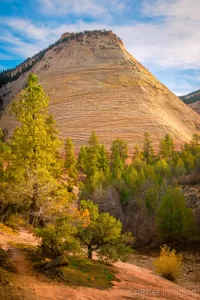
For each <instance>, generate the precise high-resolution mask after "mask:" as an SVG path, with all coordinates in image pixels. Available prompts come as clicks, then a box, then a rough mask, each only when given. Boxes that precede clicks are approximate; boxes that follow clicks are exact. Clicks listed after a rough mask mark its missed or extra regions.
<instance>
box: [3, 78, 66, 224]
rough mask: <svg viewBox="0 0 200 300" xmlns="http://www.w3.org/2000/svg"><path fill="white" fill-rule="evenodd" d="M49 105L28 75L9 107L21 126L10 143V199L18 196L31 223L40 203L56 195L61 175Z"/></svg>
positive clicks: (56, 140)
mask: <svg viewBox="0 0 200 300" xmlns="http://www.w3.org/2000/svg"><path fill="white" fill-rule="evenodd" d="M48 103H49V99H48V98H47V97H46V96H45V94H44V91H43V88H42V86H41V85H39V84H38V78H37V77H36V76H35V75H34V74H29V77H28V84H27V87H26V88H25V89H24V91H23V92H22V93H21V96H20V101H19V102H16V103H15V104H14V105H13V108H12V111H13V112H14V114H15V117H16V119H17V120H18V121H19V122H20V123H21V126H20V127H17V128H16V129H15V131H14V134H13V137H12V140H11V151H12V152H11V158H10V160H11V164H10V168H9V174H10V179H11V180H12V184H13V190H14V192H13V193H12V195H11V196H12V197H13V198H15V197H16V194H17V195H18V196H19V198H20V199H21V201H22V202H23V201H24V205H25V206H26V207H28V208H29V221H30V223H31V224H33V223H34V219H35V218H36V217H37V216H38V213H39V211H40V209H41V206H42V205H43V202H44V201H45V200H46V201H47V200H49V199H52V195H53V194H54V195H56V187H55V183H56V180H55V179H56V177H57V176H59V174H60V172H61V163H60V160H59V149H60V146H61V143H60V141H59V140H58V138H57V136H56V134H55V126H54V125H55V122H54V120H53V117H52V116H51V117H50V116H49V115H48ZM52 189H53V190H54V192H53V193H52ZM48 195H49V197H48Z"/></svg>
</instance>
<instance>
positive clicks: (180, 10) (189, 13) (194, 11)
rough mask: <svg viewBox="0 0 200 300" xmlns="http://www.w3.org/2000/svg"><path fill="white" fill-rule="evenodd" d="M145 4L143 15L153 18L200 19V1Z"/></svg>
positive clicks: (178, 0)
mask: <svg viewBox="0 0 200 300" xmlns="http://www.w3.org/2000/svg"><path fill="white" fill-rule="evenodd" d="M143 4H144V6H143V13H144V14H145V15H148V16H152V17H156V16H163V17H176V18H184V19H192V20H199V18H200V7H199V0H167V1H166V0H154V1H148V0H145V1H143Z"/></svg>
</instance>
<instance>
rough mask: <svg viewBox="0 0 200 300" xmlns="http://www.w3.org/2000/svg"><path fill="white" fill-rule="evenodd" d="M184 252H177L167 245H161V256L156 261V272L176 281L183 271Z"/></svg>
mask: <svg viewBox="0 0 200 300" xmlns="http://www.w3.org/2000/svg"><path fill="white" fill-rule="evenodd" d="M181 261H182V254H176V250H174V249H172V250H171V249H170V247H168V246H167V245H163V246H162V247H161V252H160V256H159V257H158V258H157V259H156V260H155V261H154V266H155V267H156V272H157V273H158V274H160V275H161V276H162V277H164V278H166V279H168V280H171V281H174V280H175V279H176V278H177V277H178V276H179V275H180V272H181Z"/></svg>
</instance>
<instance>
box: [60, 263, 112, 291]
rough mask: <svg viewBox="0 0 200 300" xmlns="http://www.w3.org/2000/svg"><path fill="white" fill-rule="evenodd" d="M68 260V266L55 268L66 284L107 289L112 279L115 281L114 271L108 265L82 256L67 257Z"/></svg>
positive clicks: (110, 285)
mask: <svg viewBox="0 0 200 300" xmlns="http://www.w3.org/2000/svg"><path fill="white" fill-rule="evenodd" d="M68 261H69V266H68V267H63V268H58V269H57V270H56V271H57V274H58V276H59V277H60V278H61V279H62V280H63V281H64V282H65V283H67V284H68V285H72V286H87V287H93V288H97V289H107V288H109V287H112V285H113V284H112V281H117V278H116V277H115V273H116V272H115V270H114V268H113V267H112V266H110V265H105V264H104V263H102V262H99V261H91V260H88V259H86V258H83V257H69V258H68Z"/></svg>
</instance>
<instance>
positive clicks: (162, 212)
mask: <svg viewBox="0 0 200 300" xmlns="http://www.w3.org/2000/svg"><path fill="white" fill-rule="evenodd" d="M193 221H194V220H193V215H192V210H191V209H189V208H187V207H186V205H185V198H184V195H183V194H182V193H181V191H180V189H178V188H169V189H168V190H167V192H166V194H165V195H164V196H163V197H162V198H161V203H160V207H159V209H158V212H157V222H158V227H159V230H160V232H161V234H163V235H164V236H165V237H166V238H168V239H170V240H177V239H184V238H186V237H188V236H189V235H190V234H191V232H192V226H193Z"/></svg>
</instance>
